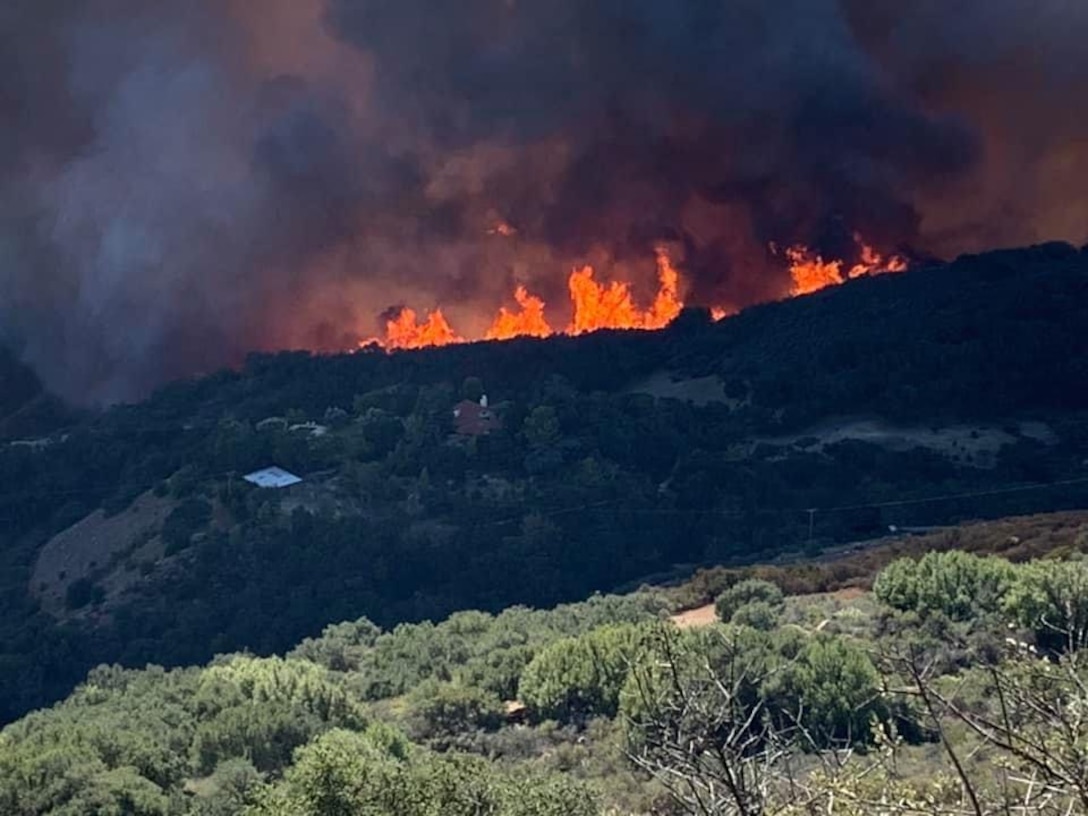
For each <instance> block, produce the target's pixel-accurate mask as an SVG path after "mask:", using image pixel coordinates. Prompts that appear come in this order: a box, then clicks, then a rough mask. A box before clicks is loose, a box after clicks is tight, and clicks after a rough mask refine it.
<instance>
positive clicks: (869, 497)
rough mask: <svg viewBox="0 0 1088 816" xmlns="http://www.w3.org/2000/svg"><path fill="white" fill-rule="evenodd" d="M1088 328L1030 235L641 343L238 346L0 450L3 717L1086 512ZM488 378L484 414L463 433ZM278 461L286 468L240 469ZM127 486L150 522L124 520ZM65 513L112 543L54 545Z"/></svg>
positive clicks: (1074, 253) (594, 339) (1084, 274)
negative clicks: (221, 364)
mask: <svg viewBox="0 0 1088 816" xmlns="http://www.w3.org/2000/svg"><path fill="white" fill-rule="evenodd" d="M1085 326H1088V254H1086V253H1085V252H1081V251H1078V250H1076V249H1074V248H1073V247H1070V246H1067V245H1062V244H1048V245H1043V246H1038V247H1033V248H1029V249H1021V250H1009V251H1002V252H993V253H987V254H985V255H979V256H973V257H964V258H961V259H959V260H957V261H955V262H954V263H951V264H947V265H938V264H934V265H930V266H926V267H924V268H918V269H915V270H912V271H911V272H909V273H906V274H901V275H888V276H884V277H879V278H873V279H862V280H857V281H852V282H850V283H848V284H847V285H844V286H841V287H836V288H834V289H831V290H825V291H823V292H820V293H818V294H816V295H813V296H810V297H806V298H799V299H795V300H790V301H786V302H781V303H773V304H767V305H764V306H760V307H757V308H754V309H751V310H748V311H746V312H744V313H742V314H741V315H739V316H737V317H734V318H731V319H728V320H724V321H721V322H719V323H714V322H712V321H711V320H710V319H709V316H708V315H707V314H706V313H704V312H700V311H698V310H688V311H686V312H685V313H683V314H682V315H681V316H680V317H679V318H678V319H677V321H675V323H674V324H673V325H672V326H670V327H669V328H668V329H666V330H663V331H660V332H601V333H597V334H592V335H588V336H582V337H577V338H570V337H555V338H550V339H547V340H534V339H520V340H515V341H511V342H506V343H478V344H470V345H462V346H452V347H446V348H440V349H428V350H423V351H419V352H405V353H395V354H385V353H383V352H380V351H364V352H359V353H356V354H345V355H339V356H313V355H310V354H307V353H302V352H292V353H282V354H275V355H254V356H252V357H250V358H249V359H248V360H247V362H246V364H245V365H244V366H243V367H242V369H241V370H239V371H226V372H220V373H217V374H214V375H211V376H209V377H204V378H201V379H196V380H192V381H184V382H177V383H174V384H171V385H169V386H167V387H165V388H163V389H161V390H159V391H158V392H156V393H155V394H154V395H153V396H152V397H151V398H150V399H148V400H147V401H145V402H143V403H140V404H138V405H130V406H118V407H116V408H113V409H111V410H109V411H106V412H104V413H100V414H96V415H92V416H86V417H81V418H78V419H73V420H72V421H71V422H69V423H68V425H67V427H66V428H65V432H66V437H65V438H64V441H63V442H60V443H58V444H54V445H51V446H47V447H43V448H40V449H35V448H29V447H27V446H5V447H3V448H0V486H2V487H0V576H3V578H2V580H3V585H2V586H0V621H2V623H0V628H2V631H0V644H2V646H0V649H2V650H3V651H2V653H0V701H2V702H0V705H2V706H4V708H3V709H2V710H0V717H4V718H6V717H11V716H14V715H17V714H19V713H21V712H23V711H25V710H27V709H28V708H29V707H33V706H37V705H40V704H41V703H43V702H44V701H47V700H51V699H56V698H58V697H59V696H62V695H63V694H65V693H66V692H67V690H68V689H69V688H70V687H71V685H72V683H73V682H74V681H75V680H77V679H78V678H79V677H80V676H81V675H82V674H83V672H84V671H85V670H86V669H87V668H89V667H90V666H92V665H94V664H95V663H97V662H100V661H114V660H118V661H122V662H125V663H129V664H142V663H144V662H147V661H153V662H158V663H167V664H186V663H198V662H202V661H204V660H207V659H208V658H209V657H210V656H211V655H213V654H214V653H216V652H220V651H228V650H236V649H244V648H248V649H252V650H254V651H256V652H261V653H270V652H273V651H276V650H282V649H285V648H287V647H288V646H289V645H290V644H292V643H294V642H297V641H298V640H300V639H301V638H303V637H305V636H307V635H310V634H313V633H314V632H316V631H318V630H320V628H321V627H322V626H324V625H325V624H327V623H329V622H332V621H337V620H345V619H354V618H357V617H359V616H360V615H364V614H365V615H368V616H370V617H371V618H373V619H374V620H375V621H376V622H378V623H380V624H381V625H383V626H388V625H393V624H395V623H396V622H398V621H402V620H418V619H422V618H433V617H441V616H445V615H447V614H449V613H450V612H452V611H455V610H457V609H463V608H484V609H501V608H503V607H506V606H509V605H511V604H517V603H532V604H551V603H555V602H559V601H563V600H569V599H575V598H580V597H584V596H586V595H587V594H589V593H591V592H593V591H595V590H603V589H608V588H611V587H615V586H617V585H621V584H624V583H625V582H631V581H637V580H639V579H640V578H641V577H642V576H645V575H650V574H655V573H661V572H663V571H666V572H667V571H670V570H674V569H676V568H677V567H678V565H694V564H719V563H722V564H729V563H736V562H742V561H746V560H751V559H754V558H759V559H761V560H768V559H771V558H774V557H775V556H776V555H778V554H783V553H789V552H792V553H797V552H804V553H809V554H815V553H817V552H818V551H819V550H820V549H821V547H824V546H826V545H829V544H832V543H841V542H851V541H858V540H863V539H871V538H873V537H876V536H879V535H881V534H882V533H884V532H886V531H887V528H888V526H889V525H893V524H894V525H897V526H911V525H916V526H927V525H936V524H946V523H952V522H956V521H958V520H962V519H967V518H987V517H990V518H992V517H998V516H1004V515H1010V514H1014V513H1028V512H1039V511H1044V510H1059V509H1065V508H1073V507H1083V506H1085V503H1086V501H1088V484H1086V483H1085V481H1084V480H1085V478H1088V477H1086V476H1085V473H1084V468H1083V462H1084V460H1085V459H1086V457H1088V421H1086V419H1088V388H1085V385H1084V383H1085V376H1086V374H1088V362H1086V360H1088V356H1086V352H1088V334H1086V332H1085V330H1084V327H1085ZM481 389H482V390H485V391H486V393H487V395H488V396H489V398H490V401H491V405H492V407H493V410H495V411H496V412H498V413H499V414H500V415H501V417H502V419H503V429H502V430H501V431H499V432H496V433H493V434H491V435H490V436H486V437H479V438H456V437H453V436H452V422H451V420H452V408H453V406H454V405H455V404H456V403H457V402H458V401H459V400H461V399H462V398H464V397H472V398H475V396H476V395H477V394H478V392H479V391H480V390H481ZM677 397H682V398H677ZM265 420H270V421H267V422H266V421H265ZM307 422H309V423H315V424H318V425H321V426H322V427H323V428H324V429H326V432H325V433H324V434H323V435H314V434H313V433H312V431H311V430H309V429H308V428H307V427H306V426H304V423H307ZM292 426H299V427H296V428H295V429H294V430H292V429H291V427H292ZM272 464H275V465H278V466H280V467H283V468H286V469H289V470H291V471H293V472H295V473H297V474H299V475H301V476H302V477H303V480H304V481H303V483H302V484H301V485H299V486H298V487H297V488H291V489H289V490H286V491H275V490H259V489H256V488H253V487H252V486H250V485H248V484H246V483H245V482H244V481H242V479H241V476H242V475H243V474H245V473H248V472H249V471H251V470H255V469H257V468H261V467H265V466H268V465H272ZM148 491H153V492H154V493H155V494H156V495H157V497H158V499H159V500H161V501H160V502H158V503H157V504H155V506H156V507H157V508H160V509H161V511H162V512H161V515H162V516H163V517H165V520H164V521H163V520H161V519H160V521H156V522H155V523H151V522H148V523H147V524H144V523H143V522H141V521H140V519H141V518H143V517H142V516H140V513H139V508H140V507H145V506H149V500H145V501H142V502H139V503H137V505H135V506H132V505H133V501H134V500H135V499H136V498H137V497H139V496H141V495H144V494H146V493H147V492H148ZM164 501H165V502H168V503H169V505H168V506H165V507H164V506H163V505H162V502H164ZM99 511H100V512H99ZM810 511H811V512H810ZM96 512H99V515H98V516H92V514H94V513H96ZM158 512H159V511H158V510H156V513H158ZM89 517H90V518H89ZM88 518H89V520H88ZM155 518H156V519H159V518H160V516H158V515H156V516H155ZM110 519H117V520H116V522H112V523H110V524H105V523H104V522H106V521H109V520H110ZM77 522H80V523H82V524H85V525H86V526H85V527H84V528H80V529H81V530H84V529H85V530H91V531H95V530H97V531H102V530H120V531H131V536H130V537H129V538H124V536H125V535H129V534H128V533H124V534H122V533H117V532H111V533H109V536H112V539H111V540H109V541H98V542H97V544H96V546H98V547H100V551H99V550H96V555H95V557H90V555H89V554H88V553H86V552H84V553H74V552H69V551H68V550H66V549H65V548H66V547H72V546H75V547H78V546H79V544H78V542H79V540H80V536H77V535H73V534H68V535H65V536H58V534H59V533H62V532H63V531H65V530H66V529H68V528H70V527H71V526H72V525H73V524H75V523H77ZM160 522H161V523H160ZM103 535H105V533H103ZM122 539H123V540H122ZM73 542H74V543H73ZM98 552H101V555H98V554H97V553H98ZM54 564H55V565H57V566H56V567H53V568H51V565H54ZM63 564H68V565H69V566H68V567H67V568H64V567H63V566H60V565H63ZM77 567H78V568H77ZM50 599H52V600H50ZM57 599H60V600H59V601H58V600H57Z"/></svg>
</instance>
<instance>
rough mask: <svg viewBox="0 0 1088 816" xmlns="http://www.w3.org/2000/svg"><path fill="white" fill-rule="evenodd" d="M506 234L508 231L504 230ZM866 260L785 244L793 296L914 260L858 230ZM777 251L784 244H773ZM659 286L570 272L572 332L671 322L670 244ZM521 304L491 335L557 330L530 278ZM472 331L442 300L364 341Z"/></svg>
mask: <svg viewBox="0 0 1088 816" xmlns="http://www.w3.org/2000/svg"><path fill="white" fill-rule="evenodd" d="M502 234H504V235H505V234H507V233H505V232H503V233H502ZM854 240H855V241H856V242H857V244H858V250H859V260H858V262H857V263H855V264H854V265H853V266H851V267H850V268H849V269H848V270H847V271H846V273H845V276H844V274H843V266H844V262H843V261H841V260H830V261H825V260H824V259H823V258H822V257H821V256H820V255H819V254H818V253H815V252H812V251H811V250H809V249H807V248H806V247H804V246H800V245H798V246H793V247H790V248H788V249H786V250H785V257H786V259H787V260H788V261H789V269H790V278H791V280H792V284H791V286H790V290H789V296H790V297H799V296H801V295H807V294H811V293H813V292H817V291H819V290H820V289H824V288H826V287H828V286H837V285H839V284H842V283H844V282H845V281H846V280H851V279H854V278H860V277H864V276H867V275H881V274H886V273H889V272H902V271H904V270H905V269H906V268H907V262H906V260H905V259H904V258H902V257H900V256H898V255H891V256H889V257H885V256H883V255H881V254H880V253H879V252H877V251H876V250H875V249H873V248H872V247H871V246H869V245H868V244H866V243H865V242H864V241H863V240H862V238H861V236H859V235H855V236H854ZM771 249H772V252H774V253H775V254H777V249H776V248H775V247H772V248H771ZM656 256H657V280H658V290H657V294H656V296H655V297H654V300H653V303H652V304H650V306H649V307H648V308H646V309H642V308H640V307H639V306H638V305H637V304H636V303H635V300H634V297H633V296H632V292H631V286H630V284H628V283H624V282H621V281H612V282H611V283H608V284H605V283H602V282H598V281H597V280H595V279H594V270H593V267H592V266H583V267H581V268H578V269H574V270H573V271H572V272H571V273H570V276H569V278H568V280H567V288H568V290H569V292H570V300H571V305H572V309H573V315H572V317H571V321H570V323H569V324H568V325H567V327H566V328H565V329H563V330H562V331H563V333H564V334H568V335H579V334H586V333H588V332H594V331H600V330H601V329H640V330H655V329H662V328H664V327H665V326H667V325H669V323H671V322H672V321H673V320H674V319H675V318H676V316H677V315H679V314H680V311H681V309H683V308H684V301H683V300H682V299H681V296H680V274H679V272H678V271H677V270H676V267H675V266H674V265H673V262H672V259H671V258H670V257H669V255H668V252H667V251H666V250H665V249H664V248H660V247H659V248H658V249H657V250H656ZM514 300H515V302H516V303H517V305H518V309H517V310H516V311H512V310H510V309H507V308H506V307H505V306H503V307H501V308H500V309H499V313H498V315H497V316H496V317H495V319H494V321H493V322H492V324H491V326H490V328H488V330H487V331H486V332H485V333H484V338H483V339H485V340H510V339H512V338H514V337H549V336H551V335H553V334H556V333H557V332H556V330H555V329H553V328H552V327H551V325H550V324H549V323H548V320H547V318H546V317H545V315H544V308H545V306H546V304H545V302H544V301H543V300H542V299H541V298H539V297H537V296H536V295H533V294H531V293H530V292H529V291H528V290H527V289H526V288H525V287H524V286H518V287H517V289H516V290H515V291H514ZM710 313H711V317H712V319H713V320H715V321H718V320H723V319H724V318H726V317H731V316H732V315H734V314H736V313H737V309H735V308H733V307H731V306H724V305H721V306H719V305H715V306H712V307H711V309H710ZM465 342H469V340H468V339H466V338H465V337H462V336H461V335H459V334H458V333H457V332H456V331H454V329H453V328H452V327H451V326H450V324H449V322H448V321H447V320H446V318H445V316H444V315H443V314H442V309H441V308H436V309H435V310H434V311H431V312H429V313H428V314H427V317H426V319H425V320H422V321H420V319H419V315H418V314H417V313H416V312H415V310H413V309H410V308H408V307H406V306H405V307H401V308H400V310H399V311H397V312H395V313H394V315H393V316H391V317H389V318H388V319H387V320H386V324H385V337H384V338H370V339H368V340H365V341H363V342H362V343H360V346H369V345H372V344H377V345H379V346H381V347H382V348H384V349H386V350H393V349H418V348H425V347H427V346H445V345H450V344H452V343H465Z"/></svg>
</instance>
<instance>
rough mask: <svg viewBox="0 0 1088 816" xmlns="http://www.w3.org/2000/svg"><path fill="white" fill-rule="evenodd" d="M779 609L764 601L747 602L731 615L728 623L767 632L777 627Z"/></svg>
mask: <svg viewBox="0 0 1088 816" xmlns="http://www.w3.org/2000/svg"><path fill="white" fill-rule="evenodd" d="M780 608H781V607H780V606H772V605H771V604H769V603H767V602H766V601H749V602H748V603H746V604H744V606H742V607H740V608H739V609H737V611H736V612H734V613H733V617H732V618H730V619H729V622H730V623H732V624H735V625H737V626H748V627H751V628H752V629H758V630H760V631H762V632H769V631H771V630H772V629H774V628H775V627H776V626H778V612H779V610H780Z"/></svg>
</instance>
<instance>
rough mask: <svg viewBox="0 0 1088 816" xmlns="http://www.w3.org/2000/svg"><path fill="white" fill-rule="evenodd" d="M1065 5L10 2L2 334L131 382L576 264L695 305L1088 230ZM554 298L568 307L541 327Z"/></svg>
mask: <svg viewBox="0 0 1088 816" xmlns="http://www.w3.org/2000/svg"><path fill="white" fill-rule="evenodd" d="M1085 31H1088V6H1084V5H1083V4H1078V3H1070V2H1063V0H993V2H990V3H987V4H984V5H983V4H975V5H974V6H972V5H970V4H968V5H966V6H965V5H964V4H951V3H947V2H943V0H911V2H903V0H676V1H675V2H659V1H658V0H594V2H585V0H461V2H457V3H436V2H433V0H398V1H397V2H395V3H394V2H386V1H385V0H190V2H187V3H170V4H148V3H145V2H141V0H53V2H49V3H42V2H39V1H38V0H8V2H6V3H5V4H4V6H3V8H2V9H0V117H2V118H3V121H4V122H5V126H4V127H3V128H0V342H2V343H4V344H6V345H8V346H10V347H11V348H13V349H14V350H15V351H16V352H17V353H18V354H19V355H20V356H21V358H22V359H24V360H26V361H27V362H28V363H30V364H31V365H32V366H33V367H34V368H35V370H36V371H37V372H38V373H39V374H40V376H41V377H42V379H43V380H44V381H45V382H46V384H47V385H49V386H50V387H51V388H52V389H54V390H55V391H57V392H58V393H60V394H62V395H63V396H66V397H68V398H70V399H73V400H75V401H78V402H82V403H104V402H110V401H116V400H125V399H132V398H135V397H138V396H140V395H141V394H143V393H145V392H146V390H147V389H148V388H150V387H152V386H154V385H156V384H159V383H161V382H163V381H164V380H166V379H169V378H172V377H177V376H184V375H187V374H192V373H196V372H200V371H207V370H210V369H213V368H215V367H218V366H221V365H229V364H232V363H235V362H237V361H238V360H239V359H241V357H242V356H243V355H244V354H245V353H246V352H247V351H251V350H255V349H271V348H284V347H300V346H301V347H308V348H315V349H340V348H346V347H349V346H350V345H351V344H352V342H354V340H355V339H357V338H359V337H360V336H367V335H369V334H373V333H375V331H376V330H377V328H378V323H379V320H380V317H379V316H380V315H381V314H382V313H383V312H384V311H385V310H386V309H387V308H388V307H389V306H390V305H393V304H400V303H411V304H412V305H413V306H415V307H416V308H420V309H426V308H428V307H431V306H434V305H436V304H441V305H442V306H443V308H444V311H445V312H446V313H447V315H450V316H452V317H453V318H455V320H456V322H457V325H458V326H462V327H464V331H465V332H466V334H468V333H472V332H478V331H480V330H482V328H483V326H484V325H485V324H486V323H487V322H488V321H489V320H490V318H491V317H492V316H493V315H494V311H495V309H496V308H497V306H498V305H500V304H501V303H504V302H508V298H509V297H510V294H511V293H512V291H513V289H514V286H515V285H517V284H528V285H529V287H530V289H531V290H532V291H533V292H535V293H537V294H539V295H540V296H542V297H543V298H544V299H545V300H546V301H548V302H549V303H556V304H558V303H560V302H561V301H562V300H563V299H564V288H565V281H566V273H567V272H568V271H569V269H570V268H571V267H572V266H574V265H576V264H582V263H594V264H595V265H596V266H597V268H598V270H599V271H600V273H601V274H602V275H603V276H605V277H608V276H614V277H620V278H622V279H625V280H630V281H633V282H634V283H635V285H636V288H637V287H638V286H639V285H640V284H641V283H652V281H653V275H654V251H653V249H654V247H655V246H657V245H661V244H666V245H668V246H669V247H670V248H671V249H672V252H673V254H674V257H676V258H677V259H678V265H679V266H680V267H681V269H682V271H683V274H684V279H685V283H686V287H687V300H688V302H691V303H702V304H706V305H711V304H725V305H729V306H743V305H746V304H748V303H752V302H755V301H758V300H761V299H766V298H770V297H777V296H781V295H782V294H784V292H785V291H786V288H787V283H788V281H787V277H788V276H787V275H786V273H785V270H784V269H783V267H782V262H781V258H779V257H776V256H775V255H774V254H773V253H772V252H771V251H770V250H769V246H771V245H775V246H779V247H781V246H788V245H792V244H796V243H802V244H805V245H806V246H809V247H812V248H814V249H815V250H817V251H820V252H822V253H825V254H826V255H828V256H835V257H841V258H844V259H845V260H847V261H850V260H852V255H851V254H852V253H854V252H856V251H857V247H856V245H855V244H854V242H853V239H852V235H853V234H854V233H855V232H858V233H860V234H862V235H863V236H864V237H865V239H866V240H867V241H868V242H869V243H871V244H873V245H874V246H875V247H876V248H877V249H878V250H880V251H882V252H889V251H898V252H906V253H911V252H915V253H920V254H937V255H944V256H947V255H951V254H954V253H957V252H960V251H966V250H977V249H981V248H986V247H990V246H996V245H1009V244H1017V243H1026V242H1030V241H1035V240H1041V239H1051V238H1064V239H1067V240H1073V241H1078V242H1079V241H1083V240H1084V239H1085V237H1086V235H1085V233H1086V232H1088V186H1086V185H1085V181H1088V114H1086V113H1084V112H1083V110H1082V106H1080V105H1078V104H1077V100H1079V99H1081V98H1083V94H1084V92H1085V91H1088V52H1085V50H1084V49H1083V48H1082V47H1081V40H1082V39H1083V33H1084V32H1085ZM561 322H562V321H557V323H561Z"/></svg>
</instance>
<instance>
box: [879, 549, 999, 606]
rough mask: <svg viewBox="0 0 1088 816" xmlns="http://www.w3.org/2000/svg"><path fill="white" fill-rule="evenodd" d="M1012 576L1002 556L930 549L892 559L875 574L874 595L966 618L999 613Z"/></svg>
mask: <svg viewBox="0 0 1088 816" xmlns="http://www.w3.org/2000/svg"><path fill="white" fill-rule="evenodd" d="M1015 576H1016V568H1015V567H1014V566H1013V565H1012V564H1010V563H1009V562H1008V561H1006V560H1005V559H1003V558H997V557H994V556H985V557H979V556H977V555H972V554H970V553H965V552H961V551H959V550H951V551H949V552H931V553H927V554H926V555H924V556H922V558H920V559H913V558H900V559H898V560H896V561H893V562H892V563H891V564H889V565H888V566H887V567H885V568H884V569H883V570H881V572H880V574H879V575H878V576H877V578H876V581H875V582H874V584H873V593H874V594H875V595H876V597H877V600H879V601H880V602H881V603H884V604H887V605H888V606H891V607H893V608H894V609H901V610H905V611H906V610H910V611H914V612H918V613H919V614H921V615H930V614H934V613H941V614H943V615H946V616H947V617H949V618H950V619H952V620H970V619H972V618H975V617H977V616H979V615H982V614H987V613H994V612H997V611H999V610H1000V609H1001V607H1002V603H1003V599H1004V597H1005V594H1006V592H1008V590H1009V587H1010V586H1011V585H1012V584H1013V581H1014V578H1015Z"/></svg>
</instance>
